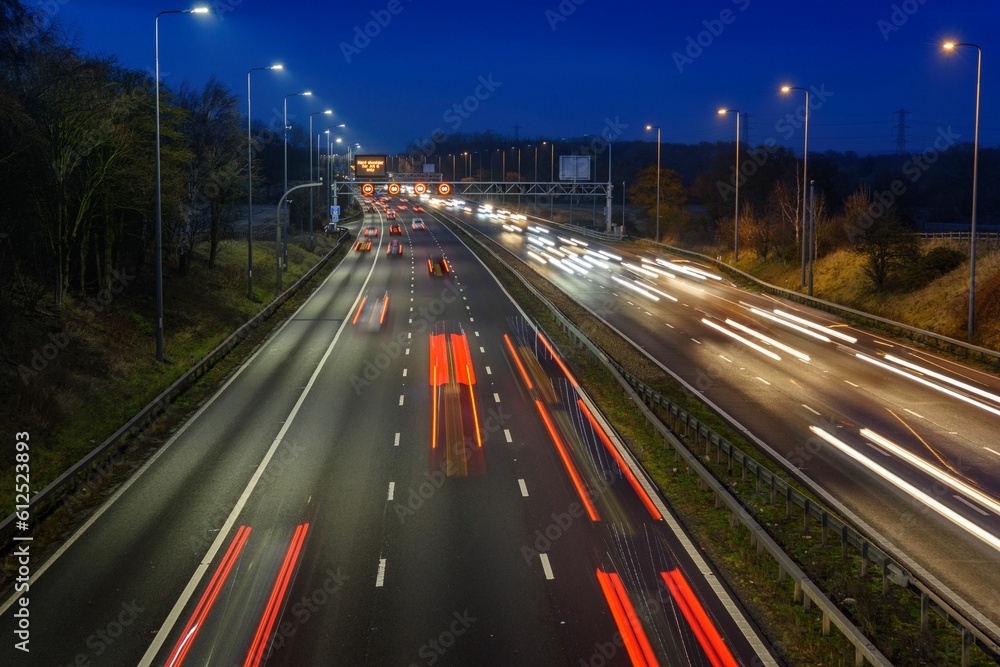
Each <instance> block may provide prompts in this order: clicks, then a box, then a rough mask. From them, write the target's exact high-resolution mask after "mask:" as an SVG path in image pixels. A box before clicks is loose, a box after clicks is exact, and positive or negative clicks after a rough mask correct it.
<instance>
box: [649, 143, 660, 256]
mask: <svg viewBox="0 0 1000 667" xmlns="http://www.w3.org/2000/svg"><path fill="white" fill-rule="evenodd" d="M652 129H656V242H657V243H659V242H660V126H659V125H647V126H646V131H647V132H648V131H649V130H652Z"/></svg>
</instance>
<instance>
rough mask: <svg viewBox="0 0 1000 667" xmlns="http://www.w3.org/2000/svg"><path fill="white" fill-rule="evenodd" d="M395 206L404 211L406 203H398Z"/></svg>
mask: <svg viewBox="0 0 1000 667" xmlns="http://www.w3.org/2000/svg"><path fill="white" fill-rule="evenodd" d="M396 208H398V209H399V210H400V211H405V210H406V204H400V205H399V206H397V207H396Z"/></svg>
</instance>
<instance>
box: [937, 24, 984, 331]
mask: <svg viewBox="0 0 1000 667" xmlns="http://www.w3.org/2000/svg"><path fill="white" fill-rule="evenodd" d="M956 46H971V47H972V48H974V49H975V50H976V52H977V53H978V64H977V65H976V128H975V131H974V133H973V142H972V229H971V233H970V234H969V342H970V343H971V342H972V334H973V332H974V331H975V328H976V201H977V188H976V186H977V183H978V182H979V91H980V82H981V80H982V75H983V50H982V49H981V48H979V45H978V44H969V43H968V42H946V43H945V44H944V48H945V49H946V50H948V51H953V50H954V49H955V47H956Z"/></svg>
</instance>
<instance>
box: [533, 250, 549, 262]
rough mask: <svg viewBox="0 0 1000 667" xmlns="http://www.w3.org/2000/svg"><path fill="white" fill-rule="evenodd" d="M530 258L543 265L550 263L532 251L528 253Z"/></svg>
mask: <svg viewBox="0 0 1000 667" xmlns="http://www.w3.org/2000/svg"><path fill="white" fill-rule="evenodd" d="M528 257H531V258H532V259H535V260H537V261H539V262H541V263H542V264H548V263H549V260H547V259H545V258H544V257H542V256H541V255H538V254H536V253H533V252H531V251H530V250H529V251H528Z"/></svg>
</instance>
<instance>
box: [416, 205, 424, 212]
mask: <svg viewBox="0 0 1000 667" xmlns="http://www.w3.org/2000/svg"><path fill="white" fill-rule="evenodd" d="M413 212H414V213H423V212H424V207H423V206H421V205H420V204H417V205H416V206H414V207H413Z"/></svg>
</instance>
